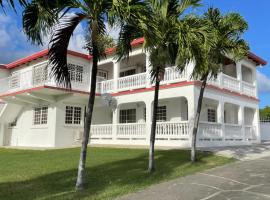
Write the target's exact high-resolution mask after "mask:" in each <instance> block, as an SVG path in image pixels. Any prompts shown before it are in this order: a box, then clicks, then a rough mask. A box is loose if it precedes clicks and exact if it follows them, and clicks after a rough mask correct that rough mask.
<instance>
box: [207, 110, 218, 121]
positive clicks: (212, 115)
mask: <svg viewBox="0 0 270 200" xmlns="http://www.w3.org/2000/svg"><path fill="white" fill-rule="evenodd" d="M207 116H208V122H216V110H215V109H213V108H208V110H207Z"/></svg>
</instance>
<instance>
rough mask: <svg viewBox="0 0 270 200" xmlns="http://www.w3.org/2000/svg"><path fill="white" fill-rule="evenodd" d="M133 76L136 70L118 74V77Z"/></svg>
mask: <svg viewBox="0 0 270 200" xmlns="http://www.w3.org/2000/svg"><path fill="white" fill-rule="evenodd" d="M133 74H136V69H130V70H126V71H123V72H120V77H125V76H131V75H133Z"/></svg>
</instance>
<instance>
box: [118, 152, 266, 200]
mask: <svg viewBox="0 0 270 200" xmlns="http://www.w3.org/2000/svg"><path fill="white" fill-rule="evenodd" d="M120 199H121V200H238V199H241V200H264V199H269V200H270V157H264V158H258V159H255V160H251V161H238V162H235V163H232V164H229V165H226V166H222V167H218V168H215V169H211V170H207V171H205V172H203V173H198V174H195V175H191V176H186V177H184V178H179V179H176V180H173V181H169V182H165V183H162V184H158V185H155V186H152V187H150V188H148V189H146V190H144V191H141V192H138V193H135V194H131V195H127V196H124V197H122V198H120Z"/></svg>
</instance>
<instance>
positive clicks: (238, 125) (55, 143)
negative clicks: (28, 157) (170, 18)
mask: <svg viewBox="0 0 270 200" xmlns="http://www.w3.org/2000/svg"><path fill="white" fill-rule="evenodd" d="M142 43H143V39H142V38H140V39H137V40H135V41H134V42H133V43H132V45H133V51H132V53H131V56H130V58H129V60H128V61H126V60H122V61H120V62H116V61H115V60H114V56H113V51H112V49H111V50H110V51H108V55H107V58H106V59H104V60H102V61H100V63H99V71H98V76H99V77H98V87H97V94H96V96H97V97H96V102H95V108H94V116H93V126H92V129H91V136H90V137H91V140H90V141H91V143H92V144H125V145H148V143H149V134H150V127H151V113H152V102H153V93H154V88H153V85H152V84H151V82H150V78H149V77H150V65H149V59H148V56H147V54H145V53H144V52H143V51H142V48H141V44H142ZM47 54H48V51H47V50H44V51H41V52H38V53H36V54H34V55H31V56H28V57H26V58H23V59H20V60H18V61H15V62H12V63H10V64H7V65H5V66H3V67H0V99H2V101H1V102H0V145H3V146H31V147H63V146H71V145H73V144H78V143H79V142H80V139H81V134H82V131H83V118H84V109H85V106H86V105H87V100H88V95H89V89H90V85H89V83H90V75H89V73H90V68H91V58H90V57H89V56H87V55H84V54H80V53H77V52H73V51H69V52H68V63H69V66H70V73H71V81H72V90H67V89H65V88H63V87H61V86H59V85H57V84H56V83H55V81H54V79H52V78H50V76H49V75H48V74H49V73H50V67H48V68H46V65H47V62H48V60H47ZM265 64H266V62H265V61H264V60H262V59H261V58H259V57H257V56H256V55H254V54H252V53H250V54H249V56H248V57H247V58H246V59H244V60H241V61H240V62H237V63H236V64H233V63H232V62H230V60H229V59H228V62H227V63H225V64H224V67H223V72H222V73H220V74H219V76H218V79H217V80H211V81H209V84H208V86H207V89H206V91H205V95H204V102H203V109H202V115H201V119H200V127H199V134H198V145H199V146H225V145H247V144H251V143H254V142H260V127H259V111H258V102H259V100H258V94H257V82H256V67H257V66H260V65H265ZM193 67H194V66H193V65H192V64H190V65H189V66H187V68H186V70H185V71H184V72H183V73H182V74H180V73H179V72H178V71H177V69H176V68H174V67H170V68H167V69H166V72H165V77H164V81H163V82H162V84H161V87H160V102H159V109H158V115H157V118H158V121H159V122H158V125H157V136H156V140H157V142H156V144H157V145H162V146H178V147H188V146H190V140H191V137H190V130H191V126H192V121H193V118H194V114H195V110H196V104H197V100H198V96H199V89H200V86H199V85H200V84H199V82H198V81H196V80H192V79H191V78H190V74H191V72H192V70H193ZM106 93H109V94H110V95H106ZM104 94H105V95H104ZM108 105H109V106H108Z"/></svg>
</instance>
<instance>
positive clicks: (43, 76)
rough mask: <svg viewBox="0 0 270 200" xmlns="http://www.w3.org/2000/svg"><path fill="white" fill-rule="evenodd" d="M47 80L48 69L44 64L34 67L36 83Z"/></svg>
mask: <svg viewBox="0 0 270 200" xmlns="http://www.w3.org/2000/svg"><path fill="white" fill-rule="evenodd" d="M46 80H47V69H46V67H44V66H37V67H35V68H34V77H33V82H34V85H38V84H41V83H44V81H46Z"/></svg>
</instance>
